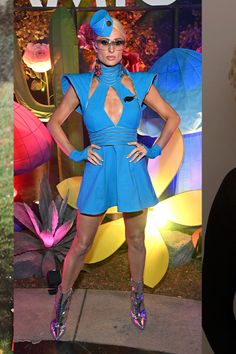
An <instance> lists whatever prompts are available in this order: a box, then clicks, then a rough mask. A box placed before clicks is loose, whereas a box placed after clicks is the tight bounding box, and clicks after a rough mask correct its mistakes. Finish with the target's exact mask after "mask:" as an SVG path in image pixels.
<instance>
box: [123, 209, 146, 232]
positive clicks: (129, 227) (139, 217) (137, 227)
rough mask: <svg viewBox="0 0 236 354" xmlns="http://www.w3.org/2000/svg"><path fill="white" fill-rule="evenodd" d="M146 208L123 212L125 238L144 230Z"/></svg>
mask: <svg viewBox="0 0 236 354" xmlns="http://www.w3.org/2000/svg"><path fill="white" fill-rule="evenodd" d="M147 215H148V208H145V209H143V210H139V211H135V212H123V218H124V223H125V236H126V238H127V237H129V236H132V235H136V234H140V233H143V232H144V231H145V226H146V222H147Z"/></svg>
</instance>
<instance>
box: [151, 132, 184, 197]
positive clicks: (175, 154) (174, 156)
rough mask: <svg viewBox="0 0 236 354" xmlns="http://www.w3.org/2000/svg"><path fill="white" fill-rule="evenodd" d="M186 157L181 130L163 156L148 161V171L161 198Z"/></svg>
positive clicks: (173, 137)
mask: <svg viewBox="0 0 236 354" xmlns="http://www.w3.org/2000/svg"><path fill="white" fill-rule="evenodd" d="M183 156H184V142H183V137H182V134H181V132H180V130H179V129H177V130H176V131H175V133H174V134H173V136H172V137H171V139H170V141H169V142H168V144H167V145H166V146H165V148H164V149H163V151H162V154H161V156H158V157H157V158H155V159H149V160H148V171H149V174H150V177H151V180H152V184H153V187H154V189H155V192H156V194H157V196H158V197H159V196H160V195H161V194H162V193H163V192H164V190H165V189H166V187H167V186H168V185H169V184H170V182H171V181H172V179H173V178H174V177H175V175H176V173H177V171H178V169H179V167H180V165H181V162H182V160H183Z"/></svg>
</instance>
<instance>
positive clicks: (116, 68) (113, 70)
mask: <svg viewBox="0 0 236 354" xmlns="http://www.w3.org/2000/svg"><path fill="white" fill-rule="evenodd" d="M100 65H101V75H100V76H97V78H98V80H99V81H100V82H101V83H103V84H106V85H108V86H110V85H114V84H116V83H117V82H120V80H121V77H122V76H123V71H122V68H121V64H120V63H118V64H116V65H113V66H105V65H103V64H100Z"/></svg>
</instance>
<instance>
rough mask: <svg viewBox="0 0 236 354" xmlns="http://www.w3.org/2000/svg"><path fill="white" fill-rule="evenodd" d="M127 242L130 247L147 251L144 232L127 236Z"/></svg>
mask: <svg viewBox="0 0 236 354" xmlns="http://www.w3.org/2000/svg"><path fill="white" fill-rule="evenodd" d="M126 240H127V243H128V246H129V247H132V248H135V249H136V250H138V251H145V243H144V231H137V232H133V233H132V234H127V235H126Z"/></svg>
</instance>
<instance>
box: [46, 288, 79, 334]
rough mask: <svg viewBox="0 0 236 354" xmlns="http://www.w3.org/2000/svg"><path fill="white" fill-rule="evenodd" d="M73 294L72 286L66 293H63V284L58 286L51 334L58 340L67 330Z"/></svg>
mask: <svg viewBox="0 0 236 354" xmlns="http://www.w3.org/2000/svg"><path fill="white" fill-rule="evenodd" d="M72 294H73V289H72V288H70V289H69V290H68V291H67V292H66V293H62V289H61V285H59V286H58V291H57V294H56V296H55V303H54V309H53V315H52V321H51V323H50V330H51V334H52V336H53V337H54V339H56V340H59V339H60V338H61V337H62V335H63V334H64V332H65V329H66V320H67V315H68V312H69V307H70V302H71V298H72Z"/></svg>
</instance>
